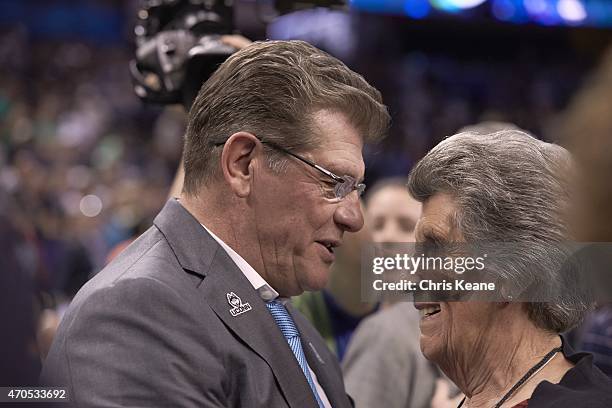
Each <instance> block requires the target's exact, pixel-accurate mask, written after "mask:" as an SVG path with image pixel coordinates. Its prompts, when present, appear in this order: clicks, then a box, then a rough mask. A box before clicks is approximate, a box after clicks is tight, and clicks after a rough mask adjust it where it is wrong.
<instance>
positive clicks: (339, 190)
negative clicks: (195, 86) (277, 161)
mask: <svg viewBox="0 0 612 408" xmlns="http://www.w3.org/2000/svg"><path fill="white" fill-rule="evenodd" d="M259 141H260V142H261V143H262V144H264V145H266V146H269V147H271V148H273V149H275V150H278V151H280V152H282V153H285V154H288V155H289V156H291V157H295V158H296V159H298V160H299V161H301V162H303V163H306V164H307V165H309V166H310V167H313V168H315V169H317V170H318V171H319V172H321V173H323V174H325V175H326V176H327V177H329V178H331V179H332V180H333V181H334V196H335V198H336V199H337V200H342V199H343V198H344V197H346V196H347V195H349V194H350V193H352V192H353V191H354V190H357V194H358V196H359V197H361V195H362V194H363V192H364V191H365V188H366V185H365V184H364V183H359V182H358V181H357V179H355V177H353V176H349V175H344V176H338V175H337V174H335V173H333V172H331V171H329V170H327V169H326V168H324V167H322V166H319V165H318V164H316V163H314V162H312V161H310V160H308V159H307V158H305V157H302V156H300V155H298V154H295V153H293V152H290V151H289V150H287V149H285V148H284V147H281V146H279V145H277V144H276V143H273V142H266V141H264V140H261V139H259ZM224 144H225V142H221V143H215V146H223V145H224Z"/></svg>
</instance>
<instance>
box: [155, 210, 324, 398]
mask: <svg viewBox="0 0 612 408" xmlns="http://www.w3.org/2000/svg"><path fill="white" fill-rule="evenodd" d="M154 224H155V225H156V226H157V228H158V229H159V230H160V231H161V233H162V234H163V235H164V236H165V238H166V240H167V241H168V244H169V245H170V247H171V248H172V250H173V251H174V253H175V255H176V257H177V259H178V261H179V263H180V264H181V266H182V267H183V268H184V269H186V270H189V271H191V272H195V273H196V274H198V275H199V276H201V277H203V278H204V279H203V280H202V281H201V283H200V286H199V290H201V291H202V295H203V299H204V300H205V301H206V302H207V303H208V304H209V305H210V307H211V309H212V310H213V311H214V312H215V314H216V315H217V316H218V317H219V318H220V319H221V320H222V321H223V323H224V324H225V325H226V326H227V327H228V328H229V330H231V331H232V332H233V333H234V334H235V335H236V336H237V337H239V338H240V339H241V340H242V341H243V342H244V343H246V344H247V346H248V347H249V348H251V349H252V350H253V351H254V352H255V353H257V354H258V355H259V356H260V357H261V358H262V359H264V360H265V361H266V363H267V364H268V365H269V366H270V369H271V370H272V372H273V373H274V376H275V378H276V381H277V382H278V386H279V388H280V389H281V392H282V393H283V395H284V396H285V399H286V400H287V403H288V405H289V406H290V407H292V408H305V407H318V405H317V402H316V400H315V398H314V395H313V394H312V390H311V389H310V386H309V385H308V382H307V381H306V377H304V373H303V372H302V369H301V368H300V366H299V365H298V363H297V360H296V359H295V356H294V355H293V352H292V351H291V349H290V348H289V345H288V344H287V340H286V339H285V337H284V336H283V334H282V333H281V331H280V330H279V328H278V327H277V326H276V323H275V322H274V319H273V318H272V316H271V315H270V312H268V309H267V308H266V306H265V304H264V302H263V300H262V299H261V297H260V296H259V294H258V293H257V291H256V290H255V289H253V286H251V283H250V282H249V281H248V279H247V278H246V277H245V276H244V274H243V273H242V271H240V269H239V268H238V267H237V266H236V264H234V262H233V261H232V259H231V258H230V257H229V255H228V254H227V253H226V252H225V251H224V250H223V248H221V246H220V245H219V244H218V243H217V242H216V241H215V240H214V238H213V237H212V236H211V235H210V234H209V233H208V232H206V230H205V229H204V228H203V227H202V226H201V225H200V223H199V222H198V220H196V219H195V218H194V217H193V216H192V215H191V214H190V213H189V211H187V210H186V209H185V208H184V207H183V206H182V205H181V204H179V203H178V201H176V200H174V199H172V200H169V201H168V202H167V203H166V205H165V207H164V208H163V209H162V211H161V212H160V213H159V215H158V216H157V217H156V218H155V221H154ZM230 293H233V294H234V295H236V296H237V297H238V298H240V301H239V302H238V303H240V304H241V305H242V306H243V307H242V308H236V307H235V306H234V305H232V304H230V303H229V301H228V297H227V295H228V294H230ZM236 300H237V299H236V298H234V301H236ZM234 304H236V303H234ZM247 304H248V305H249V306H250V309H249V308H248V307H246V305H247ZM239 306H240V305H239ZM232 309H234V314H232V313H231V312H230V311H231V310H232ZM246 309H249V310H246ZM240 311H241V313H237V312H240ZM307 356H308V355H307ZM307 358H308V357H307ZM318 375H319V374H318V373H317V376H318Z"/></svg>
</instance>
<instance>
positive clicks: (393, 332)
mask: <svg viewBox="0 0 612 408" xmlns="http://www.w3.org/2000/svg"><path fill="white" fill-rule="evenodd" d="M406 183H407V179H402V178H397V179H388V180H382V181H380V182H379V183H378V184H376V185H375V186H373V187H372V190H371V191H370V193H369V194H368V197H367V202H366V222H367V223H368V225H370V226H371V228H372V236H373V237H374V241H375V242H377V243H381V244H382V243H397V242H407V243H409V242H414V228H415V226H416V223H417V220H418V219H419V216H420V215H421V204H420V203H419V202H417V201H416V200H414V199H413V198H412V197H411V196H410V194H409V193H408V189H407V188H406ZM419 320H420V317H419V313H418V311H417V310H416V309H415V308H414V306H413V304H412V302H400V303H397V304H395V305H392V306H388V308H386V309H383V310H382V311H381V312H379V313H376V314H375V315H373V316H371V317H369V318H367V319H365V320H364V321H363V322H362V323H361V324H360V325H359V327H358V328H357V330H356V332H355V334H354V336H353V339H352V340H351V344H350V345H349V349H348V351H347V353H346V356H345V359H344V361H343V363H342V371H343V373H344V382H345V385H346V391H347V392H348V394H349V395H350V396H351V397H353V399H354V400H355V405H356V406H357V407H374V406H380V407H386V408H393V407H397V408H405V407H414V408H426V407H429V406H430V401H431V399H432V396H433V394H434V388H435V381H436V378H437V377H438V374H437V370H436V368H435V367H434V366H433V365H432V364H431V363H430V362H428V361H427V360H426V359H425V357H424V356H423V354H422V353H421V349H420V347H419V336H420V331H419Z"/></svg>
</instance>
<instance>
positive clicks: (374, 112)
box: [184, 41, 390, 193]
mask: <svg viewBox="0 0 612 408" xmlns="http://www.w3.org/2000/svg"><path fill="white" fill-rule="evenodd" d="M320 110H330V111H332V112H338V113H342V114H344V115H346V117H347V119H348V120H349V122H350V123H351V124H352V125H354V126H355V127H356V129H357V130H358V131H359V132H360V134H361V136H362V138H363V139H364V141H366V142H370V141H376V140H378V139H380V138H382V137H384V136H385V134H386V131H387V127H388V125H389V121H390V118H389V114H388V112H387V108H386V106H385V105H383V103H382V97H381V95H380V92H379V91H378V90H376V89H375V88H374V87H373V86H371V85H370V84H368V82H367V81H366V80H365V79H364V78H363V77H362V76H361V75H359V74H357V73H355V72H353V71H351V70H350V69H349V68H348V67H347V66H346V65H344V64H343V63H342V62H341V61H339V60H338V59H336V58H334V57H332V56H331V55H329V54H327V53H325V52H323V51H321V50H319V49H317V48H315V47H313V46H312V45H310V44H308V43H306V42H304V41H265V42H256V43H253V44H251V45H249V46H248V47H246V48H244V49H242V50H240V51H238V52H236V53H235V54H233V55H232V56H230V57H229V58H228V59H227V60H226V61H225V62H224V63H223V64H221V66H219V68H218V69H217V70H216V71H215V73H214V74H213V75H212V76H211V77H210V78H209V79H208V81H206V82H205V83H204V85H203V86H202V88H201V89H200V92H199V93H198V96H197V97H196V99H195V101H194V103H193V106H192V107H191V111H190V112H189V123H188V126H187V133H186V136H185V148H184V155H185V156H184V159H185V184H184V190H185V191H186V192H187V193H196V192H197V190H198V188H199V187H200V186H201V185H202V184H205V183H206V182H207V181H208V180H211V179H212V178H214V177H215V175H218V173H219V172H218V168H219V157H220V153H221V150H222V147H221V145H222V144H223V142H225V141H226V140H227V139H228V138H229V137H230V136H231V135H232V134H233V133H236V132H239V131H245V132H251V133H253V134H255V135H256V136H258V137H260V138H261V139H263V140H265V141H268V142H272V143H274V144H276V145H279V146H281V147H284V148H285V149H287V150H292V151H304V150H308V149H310V148H313V147H315V146H316V145H317V144H318V143H319V142H320V140H319V137H318V135H317V132H316V129H314V128H313V120H312V119H313V116H314V114H316V113H317V112H318V111H320ZM281 157H283V156H281V155H280V154H274V152H273V151H269V157H268V159H269V160H268V161H269V165H270V168H272V169H273V170H274V169H277V170H278V169H280V168H282V164H279V161H280V162H282V161H283V160H282V159H280V158H281Z"/></svg>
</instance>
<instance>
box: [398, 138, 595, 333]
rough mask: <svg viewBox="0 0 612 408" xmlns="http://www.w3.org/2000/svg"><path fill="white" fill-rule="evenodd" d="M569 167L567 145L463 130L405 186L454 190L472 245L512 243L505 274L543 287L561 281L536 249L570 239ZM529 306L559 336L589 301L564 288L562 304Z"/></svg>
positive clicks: (420, 194) (423, 194) (551, 260)
mask: <svg viewBox="0 0 612 408" xmlns="http://www.w3.org/2000/svg"><path fill="white" fill-rule="evenodd" d="M572 167H573V164H572V158H571V156H570V154H569V152H568V151H567V150H565V149H564V148H562V147H560V146H558V145H554V144H550V143H545V142H542V141H540V140H538V139H536V138H534V137H532V136H530V135H529V134H527V133H525V132H523V131H520V130H515V129H507V130H502V131H499V132H494V133H489V134H477V133H473V132H464V133H459V134H457V135H454V136H451V137H449V138H447V139H445V140H443V141H442V142H441V143H439V144H438V145H437V146H436V147H434V148H433V149H432V150H431V151H430V152H429V153H427V155H426V156H425V157H424V158H423V159H422V160H421V161H420V162H419V163H417V165H416V166H415V167H414V168H413V169H412V171H411V173H410V176H409V179H408V188H409V190H410V193H411V194H412V195H413V197H414V198H415V199H417V200H419V201H421V202H423V201H426V200H427V199H428V198H430V197H432V196H433V195H435V194H436V193H441V192H443V193H448V194H451V195H452V196H453V197H454V198H455V200H456V203H457V208H458V210H457V212H458V213H457V214H454V221H455V222H456V226H457V227H458V228H459V231H461V233H462V234H463V237H464V238H465V240H466V241H467V242H506V243H512V245H513V248H514V249H515V250H516V251H518V253H517V255H518V256H516V257H514V258H512V257H511V261H510V262H507V263H505V264H504V265H503V268H502V269H503V270H502V271H501V273H503V274H505V275H506V276H504V279H511V280H512V281H513V282H534V283H535V284H536V285H544V287H545V286H546V285H551V282H558V281H559V279H558V277H559V271H560V268H561V265H560V264H559V263H558V262H555V257H554V256H552V255H551V256H548V257H547V256H545V255H543V254H542V253H538V252H541V251H539V250H538V249H541V248H542V247H545V246H546V245H547V244H551V243H563V242H566V241H567V240H568V239H570V236H569V235H570V234H569V231H568V227H567V223H566V221H565V220H566V217H567V205H568V204H569V202H570V182H569V181H570V180H569V177H571V169H572ZM547 255H549V254H547ZM556 259H557V260H558V259H559V258H558V257H557V258H556ZM534 265H535V266H536V267H535V269H534ZM526 266H527V267H526ZM561 292H562V291H561ZM525 307H526V311H527V314H528V316H529V318H530V319H531V320H532V321H533V322H534V323H535V324H536V325H537V326H538V327H540V328H542V329H545V330H549V331H553V332H557V333H559V332H562V331H565V330H568V329H569V328H571V327H573V326H575V325H577V324H578V323H579V322H580V320H581V319H582V317H583V316H584V314H585V313H586V311H587V310H588V302H586V300H585V299H584V298H582V297H580V296H578V295H576V294H572V293H562V297H561V298H560V299H559V302H558V303H548V302H531V303H526V304H525Z"/></svg>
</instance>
